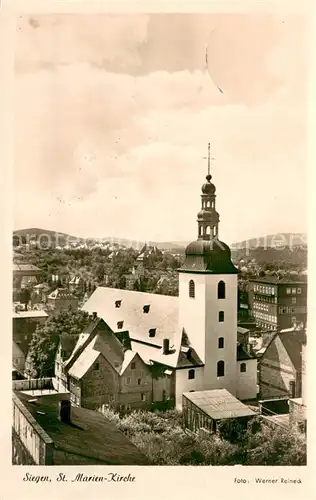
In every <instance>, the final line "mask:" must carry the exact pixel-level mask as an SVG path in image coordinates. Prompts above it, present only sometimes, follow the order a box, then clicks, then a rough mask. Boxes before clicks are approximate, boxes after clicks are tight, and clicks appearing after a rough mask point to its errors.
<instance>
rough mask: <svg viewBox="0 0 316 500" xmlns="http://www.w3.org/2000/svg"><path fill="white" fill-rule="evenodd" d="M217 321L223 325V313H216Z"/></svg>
mask: <svg viewBox="0 0 316 500" xmlns="http://www.w3.org/2000/svg"><path fill="white" fill-rule="evenodd" d="M218 321H219V322H220V323H223V321H224V311H219V313H218Z"/></svg>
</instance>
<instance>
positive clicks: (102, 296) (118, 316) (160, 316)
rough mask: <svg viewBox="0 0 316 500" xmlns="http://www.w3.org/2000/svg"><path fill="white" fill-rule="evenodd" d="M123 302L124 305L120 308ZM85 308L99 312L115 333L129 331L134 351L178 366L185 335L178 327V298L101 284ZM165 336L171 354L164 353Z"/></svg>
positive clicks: (144, 358)
mask: <svg viewBox="0 0 316 500" xmlns="http://www.w3.org/2000/svg"><path fill="white" fill-rule="evenodd" d="M119 301H120V306H119V307H116V302H119ZM145 305H149V311H148V312H147V313H144V310H143V308H144V306H145ZM82 309H83V310H84V311H87V312H89V313H90V314H91V313H92V312H93V311H96V312H97V313H98V316H99V317H101V318H102V319H103V320H104V321H105V322H106V323H107V325H108V326H109V327H110V328H111V330H112V331H113V332H120V331H128V332H129V336H130V338H131V340H132V345H131V347H132V350H133V351H136V352H138V353H139V355H140V356H141V358H142V359H143V360H144V361H145V360H147V362H148V361H149V360H152V361H156V362H159V363H162V364H166V365H167V366H172V367H175V366H176V365H177V361H178V356H179V351H180V345H181V336H182V332H181V329H180V328H179V327H178V297H171V296H167V295H158V294H153V293H144V292H136V291H130V290H120V289H116V288H106V287H98V288H97V289H96V290H95V292H94V293H93V294H92V295H91V297H90V298H89V299H88V300H87V302H86V303H85V304H84V305H83V307H82ZM122 321H123V325H122V328H121V329H119V328H118V323H119V322H122ZM150 329H156V332H155V335H154V337H150V336H149V330H150ZM164 338H168V339H169V345H170V351H171V352H170V353H169V354H163V349H162V346H163V339H164Z"/></svg>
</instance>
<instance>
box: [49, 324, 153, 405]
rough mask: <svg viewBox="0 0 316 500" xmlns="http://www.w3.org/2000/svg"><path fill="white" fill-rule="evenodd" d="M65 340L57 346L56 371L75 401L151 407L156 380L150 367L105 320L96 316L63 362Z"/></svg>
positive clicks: (78, 402)
mask: <svg viewBox="0 0 316 500" xmlns="http://www.w3.org/2000/svg"><path fill="white" fill-rule="evenodd" d="M126 338H127V337H126ZM127 340H128V342H129V339H128V338H127ZM63 344H64V342H62V341H61V343H60V347H59V349H58V350H57V355H56V363H55V373H56V378H57V381H58V383H59V384H60V385H65V383H66V384H67V388H69V390H70V393H71V401H72V402H73V403H74V404H75V405H78V406H82V407H85V408H91V409H100V408H102V406H103V405H110V406H111V407H113V408H115V409H116V410H121V411H124V410H131V409H137V408H149V407H150V405H151V402H152V387H153V383H152V376H151V372H150V369H149V367H148V366H147V365H146V364H145V363H144V362H143V360H142V359H141V358H140V357H139V355H138V354H137V353H136V352H133V351H132V350H131V349H129V348H127V346H126V345H125V346H124V338H123V337H121V340H119V338H118V337H117V336H116V335H114V334H113V332H112V331H111V330H110V328H109V327H108V326H107V325H106V324H105V322H104V321H103V320H101V319H100V318H94V319H93V320H92V321H91V324H90V325H89V327H88V328H87V330H86V331H85V332H84V333H83V334H81V335H80V336H79V339H78V341H77V343H76V345H75V347H74V350H73V352H72V353H71V355H70V357H69V358H68V359H67V360H66V361H64V362H61V360H60V351H61V349H62V345H63ZM60 367H61V369H60Z"/></svg>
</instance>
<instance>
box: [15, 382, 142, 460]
mask: <svg viewBox="0 0 316 500" xmlns="http://www.w3.org/2000/svg"><path fill="white" fill-rule="evenodd" d="M15 395H16V396H17V397H18V398H19V400H20V401H21V402H22V403H23V404H24V406H25V407H26V409H27V410H28V412H29V413H30V414H31V415H32V416H33V418H34V419H35V420H36V422H37V424H38V425H39V426H40V427H41V429H42V430H43V431H45V433H46V434H47V435H48V436H49V437H50V438H51V439H52V440H53V443H54V447H53V465H106V464H108V465H149V464H148V460H147V458H146V457H145V456H144V455H143V454H142V453H141V452H140V451H139V450H138V449H137V448H136V447H135V446H134V445H133V443H132V442H131V441H130V440H129V439H128V438H127V437H126V436H124V434H123V433H122V432H120V431H119V430H118V429H117V428H116V426H115V425H114V424H112V423H111V422H110V421H109V420H107V419H106V418H105V417H104V416H103V415H101V414H100V413H99V412H97V411H93V410H88V409H86V408H77V407H74V406H72V407H71V423H70V424H68V423H65V422H61V421H60V419H59V409H58V404H56V400H55V401H54V398H50V397H46V398H45V399H44V398H43V399H42V400H41V398H40V397H39V398H38V399H37V401H36V402H35V403H30V402H29V399H30V396H29V395H26V394H22V393H20V392H15ZM32 399H34V397H32ZM65 452H66V455H65ZM67 452H68V453H69V455H67Z"/></svg>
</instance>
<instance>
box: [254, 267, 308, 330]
mask: <svg viewBox="0 0 316 500" xmlns="http://www.w3.org/2000/svg"><path fill="white" fill-rule="evenodd" d="M248 296H249V310H250V314H251V315H252V316H253V317H254V318H255V320H256V323H257V325H258V326H260V327H261V328H265V329H266V330H270V331H277V330H283V329H285V328H291V327H292V326H293V324H299V323H303V325H306V320H307V280H304V279H300V280H295V281H294V280H289V279H277V278H273V277H271V276H269V277H265V278H260V279H256V280H250V281H249V293H248Z"/></svg>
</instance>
